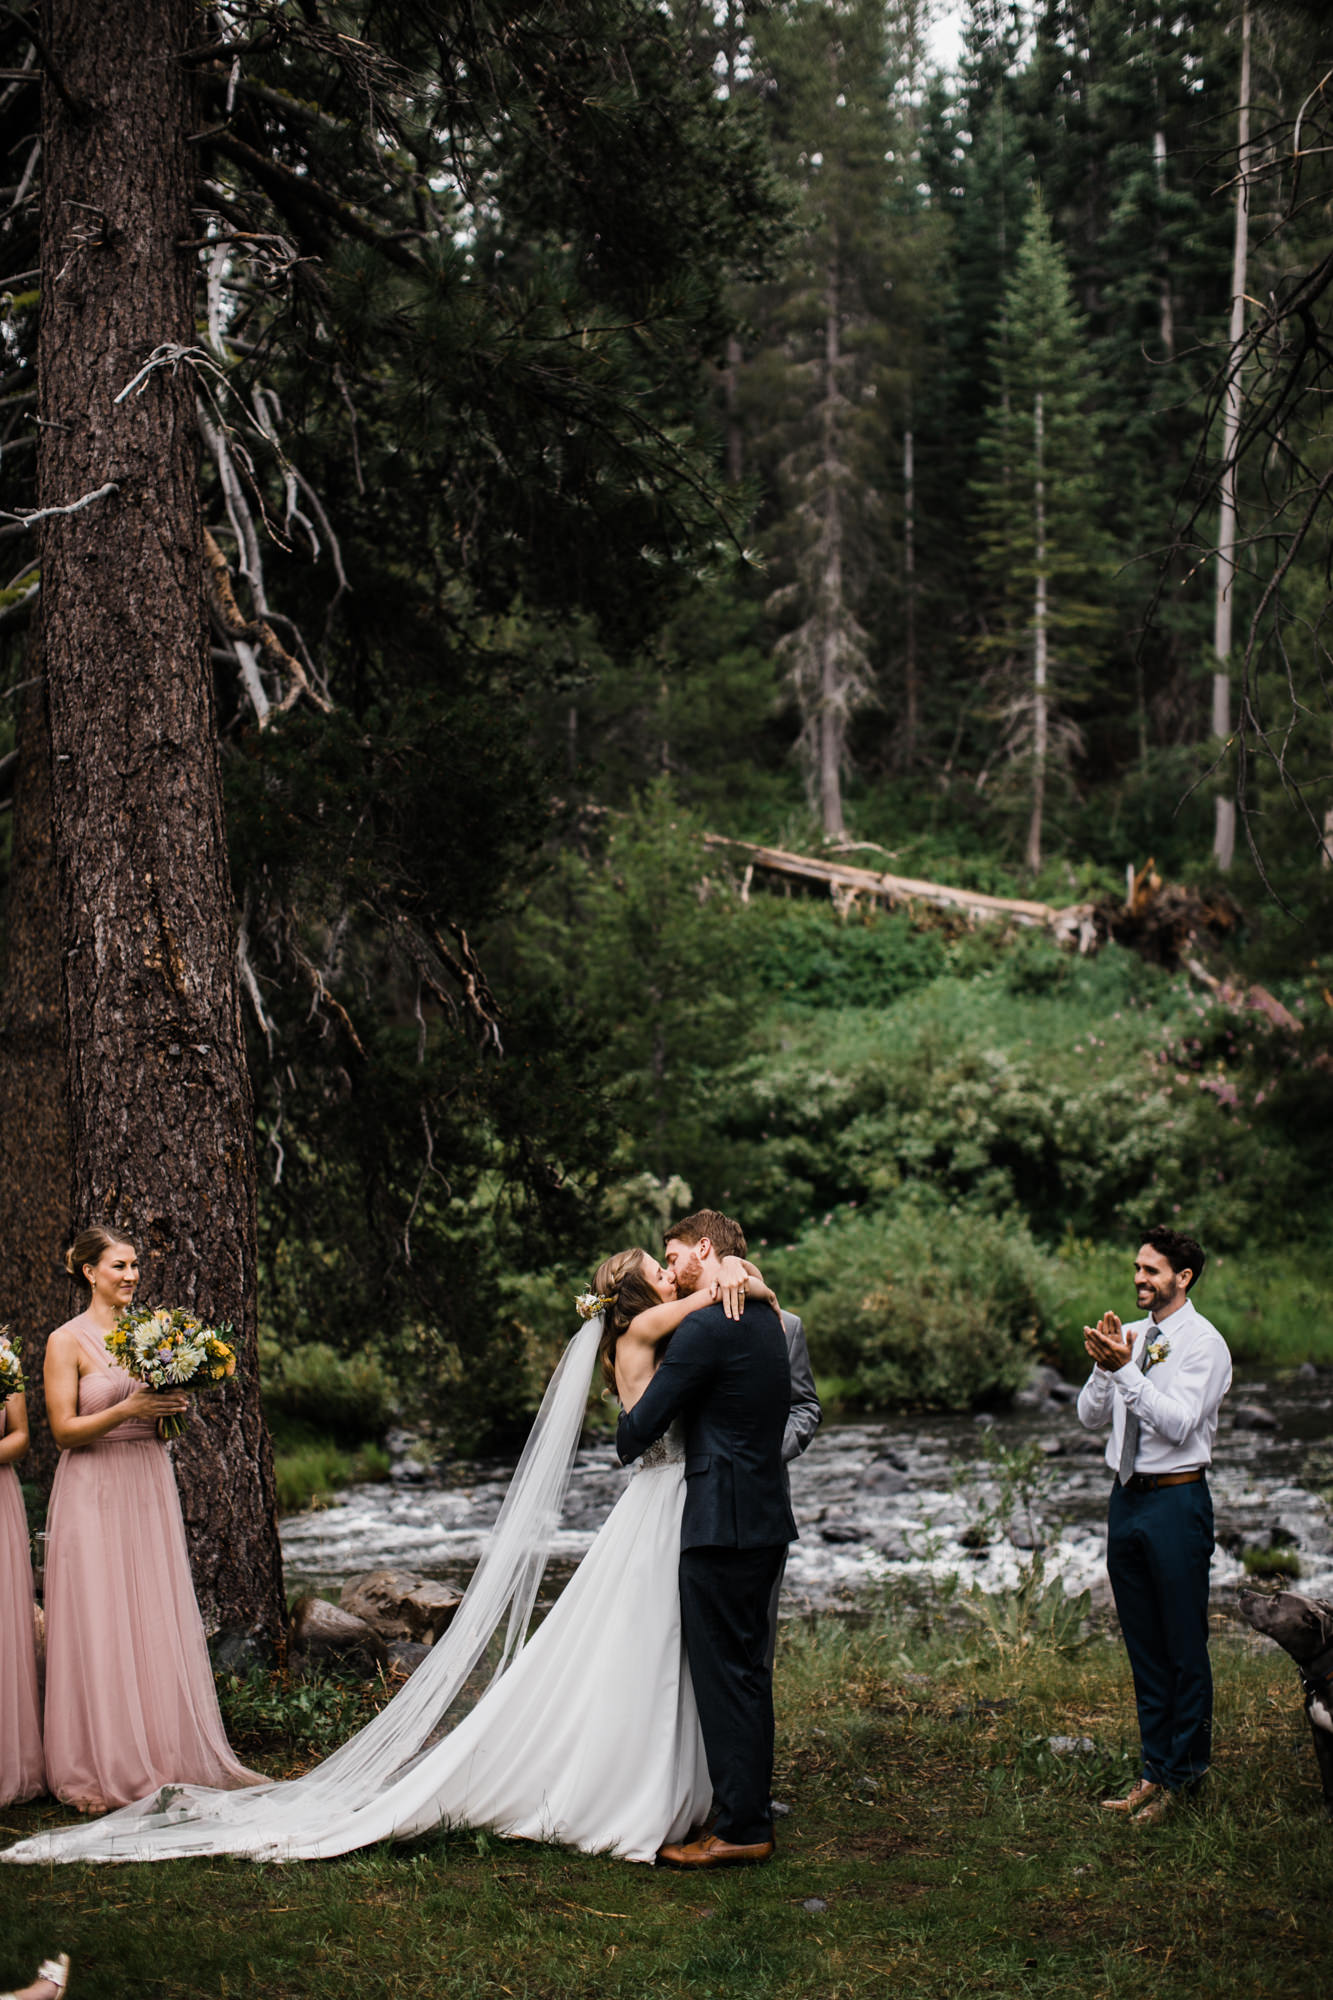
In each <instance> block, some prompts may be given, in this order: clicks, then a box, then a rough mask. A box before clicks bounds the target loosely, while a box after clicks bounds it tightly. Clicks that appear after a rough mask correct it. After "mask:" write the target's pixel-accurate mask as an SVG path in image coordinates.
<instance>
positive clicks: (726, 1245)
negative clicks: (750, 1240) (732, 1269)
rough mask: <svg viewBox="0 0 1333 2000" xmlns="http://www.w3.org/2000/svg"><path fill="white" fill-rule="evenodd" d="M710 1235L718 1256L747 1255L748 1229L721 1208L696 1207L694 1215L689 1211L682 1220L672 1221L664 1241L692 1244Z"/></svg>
mask: <svg viewBox="0 0 1333 2000" xmlns="http://www.w3.org/2000/svg"><path fill="white" fill-rule="evenodd" d="M705 1236H706V1237H707V1238H708V1240H709V1242H710V1243H711V1244H712V1246H713V1248H714V1249H715V1250H716V1252H717V1254H718V1256H719V1257H744V1256H745V1254H746V1243H745V1231H744V1230H743V1229H742V1228H741V1226H740V1224H739V1222H737V1221H735V1220H734V1218H733V1217H732V1216H730V1215H723V1213H722V1211H721V1209H717V1208H697V1209H696V1210H695V1212H694V1214H693V1215H687V1216H685V1217H684V1218H683V1220H682V1221H680V1222H673V1223H672V1225H671V1227H670V1228H669V1229H667V1230H665V1231H664V1232H663V1236H662V1241H663V1243H688V1244H689V1245H690V1246H691V1247H693V1245H694V1244H696V1243H702V1242H703V1240H704V1237H705Z"/></svg>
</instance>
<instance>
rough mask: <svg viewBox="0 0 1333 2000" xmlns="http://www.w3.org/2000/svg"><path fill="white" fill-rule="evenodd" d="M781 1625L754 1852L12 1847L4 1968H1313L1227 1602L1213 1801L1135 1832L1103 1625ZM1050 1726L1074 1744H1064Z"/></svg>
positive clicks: (1270, 1764) (1260, 1991)
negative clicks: (757, 1859)
mask: <svg viewBox="0 0 1333 2000" xmlns="http://www.w3.org/2000/svg"><path fill="white" fill-rule="evenodd" d="M784 1639H785V1643H784V1645H783V1647H782V1649H781V1650H780V1652H779V1656H778V1665H779V1675H780V1713H779V1732H780V1740H779V1750H778V1782H777V1789H778V1795H779V1797H780V1798H782V1799H785V1800H786V1801H787V1802H788V1803H789V1804H790V1806H791V1808H792V1811H791V1816H790V1817H789V1818H788V1819H786V1820H784V1821H782V1822H781V1827H780V1836H779V1837H780V1842H781V1845H780V1849H779V1854H778V1858H777V1859H776V1860H775V1861H774V1862H773V1863H772V1864H771V1865H770V1866H768V1867H766V1868H762V1869H748V1870H741V1871H735V1872H732V1873H723V1874H717V1875H709V1876H703V1877H689V1876H683V1875H677V1874H672V1873H669V1872H666V1871H663V1870H655V1869H650V1868H643V1867H635V1866H630V1865H627V1864H623V1863H617V1862H614V1861H609V1860H603V1859H599V1858H595V1857H591V1856H584V1855H578V1854H571V1853H566V1852H563V1851H561V1850H557V1849H553V1848H540V1847H535V1846H531V1845H527V1844H524V1843H512V1844H511V1843H506V1842H504V1841H500V1840H495V1839H491V1838H488V1837H487V1836H485V1835H476V1834H470V1833H466V1832H461V1831H459V1832H453V1833H449V1834H444V1835H439V1836H436V1837H435V1838H433V1839H431V1840H428V1841H425V1842H421V1843H418V1844H416V1845H414V1846H412V1847H408V1848H390V1849H375V1850H373V1851H370V1852H367V1853H363V1854H356V1855H352V1856H350V1857H349V1858H347V1859H346V1860H342V1861H333V1862H320V1863H313V1864H310V1863H299V1864H294V1865H291V1866H288V1867H282V1868H277V1867H267V1868H260V1867H255V1866H253V1865H251V1864H249V1863H245V1862H230V1861H221V1862H211V1863H208V1862H196V1863H171V1864H168V1865H159V1866H155V1867H143V1868H104V1869H88V1868H78V1869H75V1868H68V1869H59V1870H52V1871H47V1870H42V1869H28V1868H24V1869H18V1868H3V1869H0V1939H3V1946H2V1947H0V1952H2V1959H3V1962H0V1978H4V1979H5V1980H6V1981H10V1980H17V1979H19V1978H25V1979H26V1978H27V1977H28V1976H29V1975H30V1973H31V1970H32V1967H33V1965H34V1964H35V1963H36V1961H37V1959H38V1957H40V1956H42V1955H44V1954H45V1953H47V1952H49V1951H53V1950H56V1949H61V1948H63V1949H65V1950H68V1951H69V1952H70V1953H71V1955H72V1957H73V1960H74V1974H73V1980H72V1984H71V2000H83V1996H87V2000H128V1996H130V1995H140V1994H151V1995H161V1996H169V1997H170V2000H176V1996H181V2000H185V1996H189V2000H200V1996H209V2000H212V1996H218V2000H221V1997H222V1996H232V1995H242V1994H244V1995H247V1996H252V1995H257V1996H266V1995H271V1996H276V2000H345V1996H358V2000H359V1996H365V1997H366V2000H380V1996H383V2000H390V1997H391V1996H392V2000H437V1996H439V2000H445V1996H449V1997H450V2000H452V1996H458V2000H463V1996H466V1997H467V2000H472V1996H478V2000H480V1996H483V1995H485V1996H491V1995H507V1996H511V2000H548V1996H549V2000H554V1996H557V1995H560V1996H564V1995H594V1994H596V1995H599V1996H600V1995H605V1996H608V2000H621V1996H623V2000H643V1996H645V1995H651V1996H663V1997H664V2000H711V1996H715V1997H716V2000H751V1996H753V2000H786V1996H793V2000H794V1996H802V1997H803V2000H804V1996H813V2000H842V1996H848V2000H850V1997H851V1996H858V2000H859V1996H861V1995H867V1996H869V1995H875V1996H879V1995H886V1994H891V1995H894V1996H898V1995H904V1996H915V1995H922V1996H934V1995H954V1994H959V1995H964V1994H974V1993H976V1994H982V1993H986V1994H1014V1995H1020V1994H1023V1995H1027V1994H1034V1995H1051V1996H1056V1995H1059V1996H1065V1995H1068V1996H1070V2000H1075V1996H1077V2000H1102V1996H1108V2000H1109V1997H1110V1996H1114V2000H1121V1996H1131V1995H1132V1996H1145V2000H1166V1996H1170V1995H1181V1996H1190V2000H1194V1996H1197V1995H1199V1994H1201V1993H1204V1992H1207V1993H1208V1994H1209V1995H1210V1996H1218V2000H1223V1996H1228V1995H1253V1996H1256V2000H1257V1996H1261V1995H1262V1996H1265V1997H1266V1996H1271V1995H1273V1994H1278V1993H1286V1992H1297V1991H1306V1990H1311V1988H1312V1987H1313V1988H1315V1989H1318V1988H1321V1987H1322V1986H1323V1985H1324V1984H1325V1983H1326V1980H1327V1972H1328V1967H1329V1963H1330V1947H1333V1895H1331V1894H1330V1875H1331V1874H1333V1826H1331V1825H1329V1824H1328V1823H1327V1822H1326V1821H1325V1820H1324V1818H1323V1814H1322V1808H1321V1803H1320V1797H1319V1790H1318V1784H1317V1780H1316V1774H1315V1763H1314V1757H1313V1753H1312V1751H1311V1749H1310V1746H1309V1743H1308V1740H1307V1731H1306V1727H1305V1723H1304V1719H1303V1717H1302V1716H1301V1713H1300V1707H1299V1702H1298V1699H1297V1682H1296V1675H1295V1672H1294V1669H1293V1668H1292V1667H1291V1665H1290V1663H1289V1662H1288V1661H1287V1659H1286V1658H1285V1656H1284V1655H1282V1654H1280V1653H1278V1651H1277V1650H1276V1648H1271V1647H1267V1646H1263V1647H1260V1646H1259V1645H1258V1644H1257V1643H1256V1642H1254V1641H1252V1640H1249V1639H1248V1638H1242V1637H1240V1636H1238V1635H1237V1634H1235V1633H1234V1631H1233V1630H1232V1629H1230V1628H1229V1629H1228V1630H1226V1631H1219V1634H1218V1637H1217V1641H1216V1644H1215V1652H1214V1657H1215V1663H1216V1669H1217V1679H1218V1714H1217V1762H1216V1765H1215V1769H1214V1774H1213V1778H1212V1781H1211V1784H1210V1788H1209V1792H1208V1795H1207V1799H1206V1802H1205V1803H1203V1804H1202V1805H1200V1806H1199V1807H1198V1808H1195V1809H1185V1810H1182V1811H1180V1812H1179V1813H1178V1815H1177V1816H1176V1818H1175V1819H1174V1820H1173V1821H1170V1822H1168V1823H1167V1824H1166V1825H1165V1826H1163V1827H1161V1828H1159V1829H1156V1830H1154V1831H1152V1832H1136V1831H1134V1830H1132V1829H1129V1828H1127V1827H1125V1826H1124V1825H1123V1824H1122V1823H1119V1822H1117V1821H1114V1820H1112V1819H1111V1818H1110V1816H1109V1815H1103V1814H1099V1812H1098V1810H1097V1806H1096V1800H1097V1798H1098V1797H1099V1796H1100V1795H1101V1794H1102V1793H1103V1792H1104V1791H1105V1790H1107V1789H1110V1788H1112V1787H1114V1788H1120V1787H1122V1786H1125V1785H1127V1784H1128V1783H1129V1782H1130V1781H1131V1780H1132V1777H1133V1776H1134V1775H1135V1766H1134V1758H1133V1740H1134V1732H1133V1712H1132V1705H1131V1700H1130V1687H1129V1677H1128V1672H1127V1669H1126V1666H1125V1661H1124V1655H1123V1652H1122V1651H1121V1649H1120V1647H1119V1646H1118V1644H1116V1643H1114V1642H1113V1641H1111V1640H1109V1639H1098V1640H1095V1641H1093V1642H1092V1643H1091V1644H1090V1645H1088V1646H1086V1647H1085V1648H1084V1649H1083V1650H1082V1651H1081V1652H1079V1653H1078V1654H1076V1655H1075V1656H1073V1657H1072V1658H1063V1657H1060V1656H1057V1655H1053V1654H1049V1653H1035V1654H1034V1653H1032V1652H1027V1653H1023V1652H1018V1653H1014V1652H1013V1651H1011V1650H1008V1649H1006V1651H1005V1652H1004V1653H1002V1654H1000V1653H996V1652H994V1651H991V1652H990V1653H978V1652H977V1650H976V1648H977V1645H978V1641H977V1639H976V1638H975V1636H973V1635H968V1636H967V1637H966V1639H965V1640H964V1639H960V1636H959V1635H958V1634H957V1633H956V1632H950V1631H948V1630H939V1629H937V1630H936V1631H935V1632H934V1633H931V1632H930V1631H929V1630H923V1628H922V1627H921V1626H920V1625H919V1624H916V1625H908V1624H907V1623H905V1622H902V1621H900V1620H898V1619H897V1618H895V1617H894V1616H893V1615H892V1614H890V1615H887V1616H885V1617H884V1618H881V1619H878V1620H876V1621H872V1622H871V1623H870V1624H868V1625H861V1626H855V1627H853V1626H851V1625H848V1624H845V1623H844V1624H838V1623H834V1622H831V1621H826V1622H824V1623H821V1624H819V1625H816V1626H813V1627H788V1628H786V1630H785V1632H784ZM987 1643H989V1642H987ZM960 1647H961V1648H963V1650H961V1651H960ZM969 1648H970V1649H971V1650H970V1652H969V1651H968V1650H967V1649H969ZM1052 1735H1067V1736H1076V1737H1082V1736H1087V1737H1091V1738H1092V1739H1093V1741H1094V1742H1095V1744H1096V1746H1097V1747H1096V1751H1095V1753H1094V1754H1092V1755H1084V1756H1081V1757H1074V1758H1060V1757H1057V1756H1056V1755H1054V1754H1053V1753H1052V1752H1051V1751H1050V1749H1049V1748H1048V1747H1047V1744H1046V1739H1047V1738H1048V1737H1049V1736H1052ZM246 1749H247V1754H251V1752H250V1746H248V1745H247V1746H246ZM270 1750H271V1754H270V1757H269V1758H268V1759H267V1760H266V1762H267V1765H268V1768H272V1769H274V1770H278V1769H283V1768H288V1769H290V1768H293V1761H294V1760H293V1756H292V1753H291V1751H290V1750H288V1751H287V1752H285V1753H284V1752H283V1751H282V1750H281V1748H276V1747H274V1746H270ZM56 1817H58V1815H56V1814H53V1813H52V1812H51V1810H50V1809H49V1807H44V1806H29V1807H23V1808H10V1809H9V1810H8V1811H6V1812H4V1813H3V1814H0V1821H2V1822H3V1825H4V1828H5V1831H6V1832H7V1833H12V1834H15V1835H17V1834H20V1833H28V1832H32V1831H35V1830H36V1829H37V1828H38V1827H41V1826H44V1825H47V1824H49V1823H51V1821H52V1820H53V1819H54V1818H56Z"/></svg>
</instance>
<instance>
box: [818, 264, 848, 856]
mask: <svg viewBox="0 0 1333 2000" xmlns="http://www.w3.org/2000/svg"><path fill="white" fill-rule="evenodd" d="M840 360H841V354H840V341H839V331H838V267H837V264H836V262H835V261H834V260H833V259H831V258H830V260H829V266H828V288H827V291H826V293H825V303H824V402H823V412H822V421H823V450H824V465H823V474H824V535H823V540H824V547H823V556H822V562H821V565H820V578H819V602H820V640H819V643H820V687H819V712H818V719H817V729H818V735H817V739H816V741H817V755H818V760H819V762H818V772H819V817H820V824H821V825H822V827H823V829H824V837H825V839H827V840H842V839H844V838H845V837H846V831H847V829H846V827H845V825H844V824H843V814H842V760H843V752H844V748H845V745H846V737H847V689H846V687H845V686H844V675H843V671H842V653H843V636H844V635H843V630H842V620H843V616H844V610H845V607H844V604H843V576H842V489H841V484H840V480H839V465H838V431H837V425H838V398H839V394H840V391H839V386H838V372H839V363H840Z"/></svg>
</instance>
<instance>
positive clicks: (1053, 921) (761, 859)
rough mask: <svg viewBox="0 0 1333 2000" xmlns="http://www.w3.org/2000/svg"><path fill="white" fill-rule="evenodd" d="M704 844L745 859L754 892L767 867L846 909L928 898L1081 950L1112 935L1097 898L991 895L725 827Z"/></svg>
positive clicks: (970, 916) (937, 905) (970, 917)
mask: <svg viewBox="0 0 1333 2000" xmlns="http://www.w3.org/2000/svg"><path fill="white" fill-rule="evenodd" d="M704 845H705V847H709V848H712V849H714V850H718V851H723V850H725V851H726V852H728V853H731V854H734V855H736V856H738V857H740V858H743V859H744V860H745V862H746V884H745V887H744V889H743V891H742V893H743V894H748V887H749V882H750V881H751V880H753V877H754V874H755V872H756V871H761V872H762V873H764V874H769V875H777V876H781V877H785V878H786V879H787V880H789V881H800V882H811V883H818V884H821V885H822V886H824V887H826V888H827V889H828V891H829V894H830V895H831V896H832V898H833V901H834V903H835V904H836V905H837V907H838V909H839V910H841V911H843V912H844V913H845V912H846V911H847V910H850V909H851V908H853V907H854V905H855V904H856V903H857V901H858V900H859V899H860V898H861V897H865V898H866V900H867V901H868V902H873V903H884V904H886V905H888V906H889V907H890V908H892V907H894V906H895V905H898V904H913V903H925V904H928V905H929V906H930V907H931V908H933V909H939V910H957V911H958V912H959V913H960V915H962V916H964V917H965V918H966V919H967V921H968V922H969V923H1011V924H1018V925H1021V926H1022V927H1023V928H1025V929H1029V930H1045V931H1049V932H1050V933H1051V935H1052V936H1053V937H1054V938H1055V940H1056V942H1057V943H1058V944H1063V945H1071V946H1073V947H1074V948H1076V949H1077V950H1078V951H1080V952H1092V951H1096V949H1097V947H1098V945H1099V944H1101V943H1103V942H1104V940H1105V936H1106V930H1105V925H1104V922H1099V917H1098V908H1097V905H1095V904H1093V903H1070V904H1069V905H1068V906H1067V907H1066V908H1064V909H1056V908H1054V907H1053V906H1052V905H1051V904H1050V903H1034V902H1030V901H1028V900H1026V899H1025V898H1023V897H1019V896H987V895H984V894H983V893H982V891H981V890H979V889H955V888H952V887H951V886H949V885H948V884H947V883H944V882H924V881H920V880H918V879H917V878H916V877H915V876H911V875H890V874H886V873H885V872H884V871H883V870H882V869H878V868H852V867H850V866H849V865H848V864H847V863H846V862H845V861H824V860H821V859H819V858H818V857H816V856H815V855H810V854H789V853H788V852H787V851H786V849H785V848H781V847H759V846H756V845H755V844H754V843H753V842H751V841H746V840H732V839H730V838H729V837H728V836H727V835H726V834H720V833H706V834H705V835H704Z"/></svg>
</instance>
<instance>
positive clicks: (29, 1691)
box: [0, 1394, 46, 1806]
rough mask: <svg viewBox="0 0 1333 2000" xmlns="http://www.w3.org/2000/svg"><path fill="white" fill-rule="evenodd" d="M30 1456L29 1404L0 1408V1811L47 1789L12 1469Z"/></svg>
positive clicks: (24, 1527)
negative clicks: (1, 1808) (22, 1459)
mask: <svg viewBox="0 0 1333 2000" xmlns="http://www.w3.org/2000/svg"><path fill="white" fill-rule="evenodd" d="M27 1455H28V1402H27V1398H26V1397H25V1396H23V1395H22V1394H20V1395H17V1396H9V1397H7V1398H6V1399H5V1401H4V1402H3V1403H0V1806H8V1805H16V1804H18V1803H19V1801H20V1800H22V1799H35V1798H36V1797H37V1796H38V1794H39V1793H41V1792H44V1791H45V1790H46V1771H45V1766H44V1764H43V1762H42V1724H41V1709H40V1707H39V1705H38V1700H37V1653H36V1648H35V1646H34V1644H33V1610H32V1564H31V1563H30V1562H29V1560H28V1518H27V1514H26V1511H25V1509H24V1506H23V1495H22V1493H21V1492H20V1491H19V1477H18V1474H17V1472H15V1470H14V1467H15V1466H16V1465H17V1464H18V1462H19V1460H20V1459H21V1458H26V1457H27Z"/></svg>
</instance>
